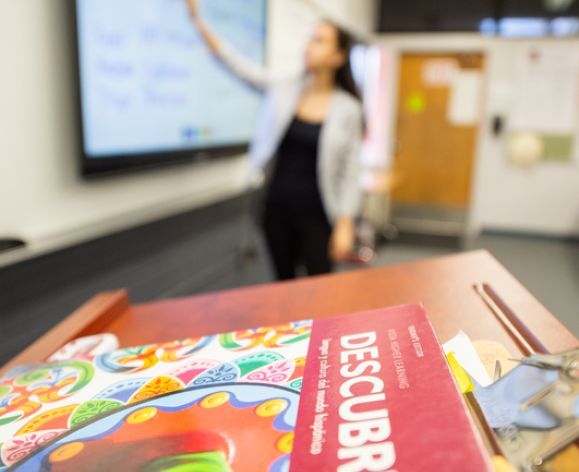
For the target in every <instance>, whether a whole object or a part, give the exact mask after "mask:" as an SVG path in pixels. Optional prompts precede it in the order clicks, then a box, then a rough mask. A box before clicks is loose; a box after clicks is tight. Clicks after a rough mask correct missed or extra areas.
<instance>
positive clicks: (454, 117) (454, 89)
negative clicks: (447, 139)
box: [448, 70, 482, 126]
mask: <svg viewBox="0 0 579 472" xmlns="http://www.w3.org/2000/svg"><path fill="white" fill-rule="evenodd" d="M481 104H482V74H481V73H480V72H479V71H474V70H464V71H460V72H458V73H457V74H456V75H455V76H454V78H453V80H452V82H451V87H450V97H449V101H448V121H449V122H450V123H451V124H452V125H454V126H475V125H476V124H477V123H478V122H479V121H480V117H481Z"/></svg>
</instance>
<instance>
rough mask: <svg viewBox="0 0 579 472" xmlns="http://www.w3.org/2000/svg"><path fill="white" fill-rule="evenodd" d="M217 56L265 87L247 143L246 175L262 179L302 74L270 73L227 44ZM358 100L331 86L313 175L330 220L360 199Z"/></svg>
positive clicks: (349, 212) (352, 212)
mask: <svg viewBox="0 0 579 472" xmlns="http://www.w3.org/2000/svg"><path fill="white" fill-rule="evenodd" d="M218 54H219V57H220V59H221V60H222V61H223V62H224V63H225V64H226V65H227V66H228V67H229V68H230V69H231V70H232V71H233V73H235V74H236V75H237V76H238V77H240V78H241V79H242V80H244V81H246V82H248V83H249V84H251V85H252V86H253V87H255V88H257V89H259V90H262V91H264V92H265V97H264V101H263V105H262V109H261V113H260V116H259V119H258V125H257V131H256V134H255V137H254V139H253V141H252V143H251V146H250V152H249V156H250V179H251V181H253V182H256V181H258V180H260V179H261V180H263V177H264V176H265V170H266V168H267V165H268V164H269V163H270V161H271V160H272V158H273V157H274V156H275V154H276V152H277V149H278V147H279V145H280V143H281V140H282V139H283V137H284V136H285V134H286V132H287V129H288V127H289V125H290V124H291V122H292V120H293V118H294V115H295V113H296V109H297V106H298V104H299V100H300V98H301V95H302V91H303V88H304V74H301V75H298V76H297V78H293V79H279V78H275V77H274V76H273V75H272V74H271V72H270V71H269V70H268V69H267V68H265V67H262V66H260V65H257V64H253V63H251V62H248V61H246V60H245V59H243V58H241V57H240V56H239V54H237V53H236V52H235V51H234V50H233V49H231V48H230V47H229V46H228V45H226V44H222V45H221V46H220V48H219V53H218ZM363 123H364V118H363V108H362V104H361V103H360V102H359V101H358V100H357V99H356V98H354V97H353V96H351V95H350V94H349V93H347V92H345V91H343V90H341V89H336V90H335V92H334V95H333V98H332V103H331V105H330V110H329V113H328V116H327V118H326V120H325V122H324V126H323V128H322V133H321V136H320V151H319V152H320V155H319V159H318V180H319V188H320V193H321V196H322V202H323V204H324V208H325V210H326V214H327V215H328V218H329V219H330V221H331V222H335V221H336V220H337V219H338V218H340V217H355V216H356V215H357V213H358V211H359V207H360V202H361V189H360V183H359V173H360V152H361V144H362V139H363V128H364V124H363Z"/></svg>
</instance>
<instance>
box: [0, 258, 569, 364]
mask: <svg viewBox="0 0 579 472" xmlns="http://www.w3.org/2000/svg"><path fill="white" fill-rule="evenodd" d="M479 282H486V283H488V284H490V285H491V286H492V287H493V288H494V290H495V291H496V292H497V293H498V294H499V295H500V296H501V298H502V299H503V300H504V301H505V302H506V303H507V304H508V305H509V306H510V308H511V309H512V310H513V311H514V312H515V313H516V314H517V315H518V316H519V317H520V318H521V320H522V321H523V322H524V323H525V324H526V325H527V326H528V328H529V329H530V330H531V331H532V332H533V333H535V335H536V336H537V337H538V338H539V339H540V340H541V341H542V342H543V344H544V345H545V347H546V348H547V349H549V350H550V351H552V352H560V351H563V350H567V349H571V348H574V347H576V346H577V345H578V344H579V343H578V341H577V339H576V338H575V336H573V334H571V333H570V332H569V331H568V330H567V329H566V328H565V327H564V326H563V325H562V324H561V323H560V322H559V321H558V320H557V319H556V318H555V317H554V316H553V315H552V314H551V313H550V312H549V311H548V310H547V309H546V308H545V307H543V305H541V304H540V303H539V302H538V301H537V299H535V298H534V297H533V296H532V295H531V294H530V293H529V292H528V291H527V290H526V289H525V288H524V287H523V286H522V285H521V284H520V283H519V282H517V280H516V279H515V278H514V277H513V276H512V275H511V274H510V273H509V272H507V270H506V269H505V268H504V267H502V266H501V265H500V263H499V262H498V261H497V260H496V259H494V258H493V257H492V256H491V255H490V254H489V253H487V252H486V251H477V252H471V253H466V254H461V255H454V256H450V257H444V258H440V259H434V260H428V261H422V262H416V263H411V264H403V265H397V266H392V267H385V268H380V269H369V270H361V271H355V272H350V273H343V274H336V275H330V276H324V277H317V278H310V279H305V280H299V281H294V282H286V283H278V284H272V285H264V286H258V287H252V288H246V289H241V290H233V291H228V292H221V293H215V294H209V295H202V296H196V297H191V298H183V299H178V300H170V301H160V302H154V303H148V304H144V305H134V306H131V305H130V303H129V300H128V296H127V294H126V292H124V291H120V292H114V293H106V294H101V295H98V296H96V297H95V298H94V299H92V300H91V301H89V302H88V303H87V304H86V305H84V306H83V307H81V308H80V309H79V310H77V311H76V312H75V313H73V314H72V315H71V316H70V317H69V318H67V319H66V320H65V321H63V322H62V323H60V324H59V325H58V326H56V327H55V328H54V329H52V330H51V331H49V332H48V333H47V334H46V335H45V336H43V337H42V338H40V339H39V340H38V341H37V342H36V343H34V344H33V345H31V346H30V347H29V348H28V349H26V350H25V351H23V352H22V353H21V354H20V355H19V356H17V357H16V358H14V359H13V360H12V361H11V362H10V363H8V364H7V365H6V366H4V368H3V369H2V370H4V369H6V368H7V367H9V366H11V365H14V364H15V363H29V362H36V361H41V360H43V359H45V358H46V357H47V356H49V355H50V354H51V353H52V352H54V351H56V350H57V349H58V348H59V347H60V346H62V345H63V344H65V343H66V342H68V341H70V340H72V339H74V338H76V337H78V336H86V335H90V334H96V333H101V332H109V333H113V334H115V335H117V337H118V338H119V340H120V343H121V346H122V347H129V346H134V345H141V344H147V343H157V342H165V341H173V340H178V339H183V338H187V337H196V336H201V335H208V334H215V333H220V332H227V331H233V330H238V329H245V328H251V327H257V326H268V325H275V324H278V323H283V322H286V321H290V320H300V319H308V318H319V317H324V316H333V315H339V314H344V313H350V312H355V311H360V310H367V309H374V308H381V307H385V306H392V305H399V304H406V303H416V302H423V303H424V305H425V306H426V310H427V312H428V314H429V316H430V319H431V320H432V323H433V325H434V328H435V330H436V332H437V333H438V336H439V338H440V340H441V341H442V342H444V341H446V340H448V339H450V338H451V337H453V336H454V335H456V334H457V332H458V331H459V330H463V331H465V332H466V333H467V334H468V335H469V336H470V337H471V338H472V339H473V340H478V339H485V340H493V341H498V342H500V343H502V344H504V345H505V346H506V347H507V349H509V351H510V352H511V354H512V355H514V356H516V355H518V354H519V351H518V348H517V347H516V345H515V344H514V342H513V341H512V340H511V338H510V337H509V336H508V334H507V333H506V332H505V331H504V330H503V328H502V326H501V325H500V324H499V322H498V321H497V320H496V318H495V317H494V316H493V314H492V312H491V311H490V309H489V308H488V307H487V306H486V305H485V304H484V303H483V301H482V300H481V298H480V297H479V296H478V295H477V294H476V293H475V291H474V290H473V288H472V287H473V285H474V284H475V283H479Z"/></svg>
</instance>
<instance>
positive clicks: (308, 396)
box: [0, 305, 490, 472]
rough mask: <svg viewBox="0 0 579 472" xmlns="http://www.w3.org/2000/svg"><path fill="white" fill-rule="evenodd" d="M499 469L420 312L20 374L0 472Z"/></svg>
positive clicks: (322, 322)
mask: <svg viewBox="0 0 579 472" xmlns="http://www.w3.org/2000/svg"><path fill="white" fill-rule="evenodd" d="M466 465H468V470H469V471H475V472H478V471H486V470H490V468H489V464H488V460H487V458H486V454H485V452H484V449H483V446H482V443H481V442H480V440H479V438H478V436H477V434H476V433H475V431H474V429H473V426H472V423H471V420H470V419H469V417H468V414H467V410H466V406H465V405H464V403H463V400H462V398H461V396H460V394H459V392H458V390H457V388H456V385H455V383H454V380H453V379H452V377H451V373H450V371H449V369H448V366H447V364H446V361H445V359H444V356H443V353H442V351H441V348H440V345H439V343H438V340H437V339H436V336H435V334H434V331H433V330H432V327H431V325H430V323H429V321H428V318H427V316H426V313H425V311H424V309H423V308H422V306H420V305H409V306H402V307H395V308H389V309H383V310H376V311H369V312H363V313H356V314H351V315H345V316H340V317H334V318H324V319H319V320H314V321H311V320H309V321H300V322H295V323H287V324H285V325H280V326H275V327H269V328H256V329H248V330H243V331H238V332H233V333H225V334H220V335H215V336H207V337H203V338H194V339H187V340H184V341H176V342H171V343H163V344H158V345H147V346H140V347H134V348H127V349H119V350H116V351H113V352H110V353H105V354H100V355H97V356H92V357H91V356H88V357H86V356H85V357H83V358H78V359H62V360H59V361H58V362H51V363H46V364H41V365H32V366H21V367H18V368H15V369H13V370H12V371H11V372H9V373H8V374H7V375H6V376H5V377H3V378H2V379H0V471H1V470H7V469H9V470H14V471H36V470H39V471H40V470H41V471H51V472H52V471H54V472H60V471H78V470H82V471H87V472H91V471H95V472H96V471H102V470H123V471H143V472H152V471H172V470H207V471H240V472H245V471H250V472H260V471H267V472H304V471H309V470H311V471H315V472H325V471H339V472H357V471H392V472H393V471H398V472H400V471H415V470H465V469H464V467H465V466H466Z"/></svg>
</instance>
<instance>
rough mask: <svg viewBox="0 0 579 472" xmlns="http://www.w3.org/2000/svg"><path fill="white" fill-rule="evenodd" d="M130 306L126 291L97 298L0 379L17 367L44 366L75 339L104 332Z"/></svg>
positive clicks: (14, 361) (12, 363)
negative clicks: (43, 364) (46, 361)
mask: <svg viewBox="0 0 579 472" xmlns="http://www.w3.org/2000/svg"><path fill="white" fill-rule="evenodd" d="M129 306H130V302H129V296H128V293H127V291H126V290H119V291H116V292H105V293H101V294H98V295H96V296H95V297H93V298H92V299H90V300H89V301H88V302H87V303H85V304H84V305H82V306H81V307H80V308H79V309H78V310H76V311H75V312H74V313H72V314H71V315H70V316H69V317H68V318H66V319H65V320H64V321H62V322H61V323H59V324H58V325H57V326H55V327H54V328H53V329H51V330H50V331H48V332H47V333H46V334H45V335H44V336H42V337H40V338H39V339H38V340H37V341H35V342H34V343H33V344H31V345H30V346H29V347H28V348H27V349H25V350H24V351H22V352H21V353H20V354H18V355H17V356H16V357H14V358H13V359H11V360H10V361H9V362H8V363H7V364H5V365H4V366H2V368H1V369H0V375H2V374H4V373H5V372H6V371H7V370H9V369H11V368H12V367H14V366H16V365H21V364H29V363H36V362H41V361H43V360H45V359H46V358H47V357H49V356H50V355H51V354H53V353H54V352H56V351H57V350H58V349H59V348H61V347H62V346H64V345H65V344H66V343H68V342H69V341H72V340H73V339H76V338H79V337H82V336H88V335H91V334H95V333H99V332H101V331H102V330H103V329H104V328H105V327H106V326H107V325H108V324H109V323H110V322H111V321H112V320H113V319H114V318H116V317H117V316H119V315H120V314H121V313H122V312H123V311H124V310H126V309H127V308H129Z"/></svg>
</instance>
